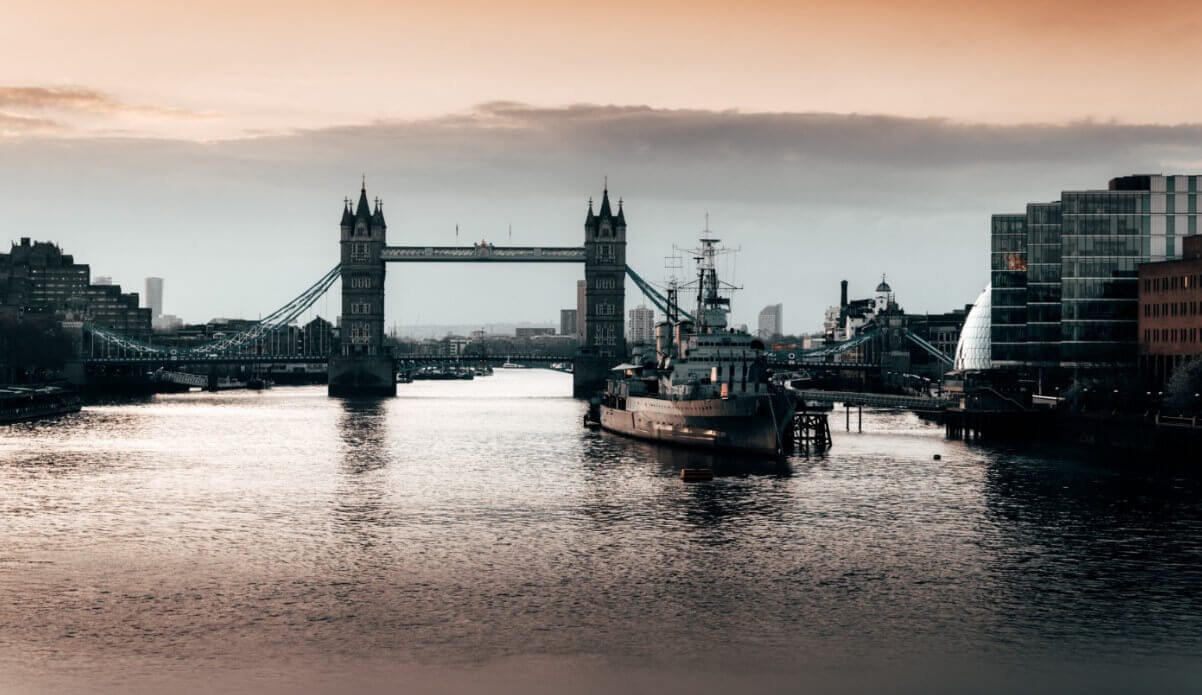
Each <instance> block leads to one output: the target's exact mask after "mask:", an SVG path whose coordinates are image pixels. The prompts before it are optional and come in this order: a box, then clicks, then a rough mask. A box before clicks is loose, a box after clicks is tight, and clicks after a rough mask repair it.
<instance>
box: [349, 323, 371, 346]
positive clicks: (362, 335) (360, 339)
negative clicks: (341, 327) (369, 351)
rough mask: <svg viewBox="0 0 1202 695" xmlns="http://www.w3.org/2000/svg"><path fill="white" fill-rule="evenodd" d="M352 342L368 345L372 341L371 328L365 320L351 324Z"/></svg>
mask: <svg viewBox="0 0 1202 695" xmlns="http://www.w3.org/2000/svg"><path fill="white" fill-rule="evenodd" d="M351 342H352V343H354V344H355V345H366V344H368V343H370V342H371V330H370V329H369V328H368V324H367V323H365V322H363V321H356V322H354V323H352V324H351Z"/></svg>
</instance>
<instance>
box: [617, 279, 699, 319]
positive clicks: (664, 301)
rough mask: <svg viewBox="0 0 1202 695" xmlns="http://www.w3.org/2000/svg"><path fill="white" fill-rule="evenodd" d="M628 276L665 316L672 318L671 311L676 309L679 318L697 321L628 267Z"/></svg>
mask: <svg viewBox="0 0 1202 695" xmlns="http://www.w3.org/2000/svg"><path fill="white" fill-rule="evenodd" d="M626 274H627V275H629V276H630V279H631V280H634V284H635V286H636V287H638V288H639V289H640V290H642V292H643V296H645V297H647V299H648V301H650V302H651V303H652V304H653V305H655V308H656V309H659V310H660V311H662V312H663V313H664V315H665V316H672V315H673V312H672V311H669V309H675V310H676V311H675V313H676V315H677V316H680V317H681V318H684V319H686V320H688V321H696V319H694V318H693V315H692V314H690V313H689V312H687V311H685V310H684V309H682V308H680V305H679V304H673V303H672V302H670V301H669V300H668V298H667V297H665V296H664V295H662V294H660V292H659V290H657V289H655V287H654V286H653V285H652V284H651V283H649V282H647V281H646V280H644V279H643V278H642V277H640V276H639V274H638V273H636V272H634V268H631V267H630V266H626Z"/></svg>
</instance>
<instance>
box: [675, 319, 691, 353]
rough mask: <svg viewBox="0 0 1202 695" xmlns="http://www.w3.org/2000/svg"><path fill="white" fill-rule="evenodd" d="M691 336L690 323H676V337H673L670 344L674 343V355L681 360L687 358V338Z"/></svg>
mask: <svg viewBox="0 0 1202 695" xmlns="http://www.w3.org/2000/svg"><path fill="white" fill-rule="evenodd" d="M692 334H693V322H692V321H678V322H677V323H676V335H675V336H673V341H672V342H674V343H676V354H677V355H678V356H679V357H680V358H681V359H687V358H688V356H689V336H690V335H692Z"/></svg>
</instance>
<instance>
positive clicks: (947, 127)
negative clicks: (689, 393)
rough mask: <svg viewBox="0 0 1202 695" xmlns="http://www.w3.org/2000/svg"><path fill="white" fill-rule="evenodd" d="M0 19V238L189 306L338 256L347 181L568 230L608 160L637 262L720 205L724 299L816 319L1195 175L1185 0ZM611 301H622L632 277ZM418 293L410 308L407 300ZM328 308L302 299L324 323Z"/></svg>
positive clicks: (944, 289)
mask: <svg viewBox="0 0 1202 695" xmlns="http://www.w3.org/2000/svg"><path fill="white" fill-rule="evenodd" d="M5 13H6V16H5V21H4V22H3V23H0V210H2V211H3V213H0V230H2V231H6V232H8V237H9V238H10V239H11V240H16V239H18V238H19V237H22V236H31V237H34V238H37V239H44V240H53V241H57V242H59V243H60V244H61V245H62V246H63V247H64V249H65V250H67V251H68V252H71V253H73V254H74V255H75V256H76V258H77V259H79V260H81V261H84V262H88V263H90V264H91V266H92V269H93V273H94V274H99V275H111V276H113V277H114V279H115V280H116V281H118V282H121V283H122V284H123V285H125V286H126V287H129V288H140V286H141V284H142V278H144V277H145V276H148V275H159V276H162V277H164V278H166V289H165V304H166V310H167V311H168V312H170V313H175V314H178V315H181V316H182V317H184V318H185V319H187V320H189V321H201V320H205V319H207V318H209V317H213V316H231V315H234V316H236V315H241V316H250V317H253V316H255V315H257V314H263V313H268V312H270V311H271V310H272V309H274V308H275V307H276V306H278V305H279V304H281V303H283V302H284V301H287V300H288V299H290V298H291V297H292V296H293V295H295V294H297V293H299V292H300V291H301V290H302V289H304V288H305V287H306V286H307V285H308V284H309V283H310V282H312V280H314V279H316V278H317V277H318V276H320V275H321V274H322V273H323V272H324V271H325V270H326V269H328V268H329V267H330V266H331V265H332V264H333V263H334V262H335V260H336V253H337V248H336V239H337V215H338V213H339V209H340V206H341V201H342V198H343V197H344V196H347V195H353V194H355V193H356V192H357V188H358V184H359V180H360V176H361V175H362V174H366V175H367V179H368V189H369V195H371V196H373V197H374V196H377V195H378V196H380V197H382V198H383V199H384V200H385V210H386V213H387V215H388V220H389V238H390V241H391V243H395V244H409V243H422V244H426V243H445V244H453V243H456V238H455V236H454V227H455V225H456V224H459V225H460V228H461V229H462V230H463V233H462V234H463V235H462V236H461V237H460V238H459V241H460V242H464V243H466V242H467V241H468V239H469V238H470V239H472V240H475V239H477V238H480V237H487V238H488V240H489V241H493V242H495V243H498V244H503V243H508V242H509V241H510V237H509V232H508V229H509V227H510V225H512V228H513V236H512V243H514V244H528V243H545V244H556V245H574V244H578V243H580V239H581V237H582V227H581V225H582V223H583V216H584V210H585V209H586V205H587V200H588V198H589V197H590V196H592V197H598V196H599V195H600V188H601V182H602V178H603V177H605V176H608V177H609V181H610V188H611V194H613V195H614V196H615V197H617V196H622V197H623V198H624V199H625V200H626V210H627V215H628V218H629V222H630V230H629V237H630V240H631V241H630V248H629V250H628V255H629V260H630V264H631V265H632V266H633V267H635V268H636V269H637V270H639V272H640V273H641V274H643V275H644V276H645V277H648V278H653V279H658V278H661V277H662V276H663V274H664V271H663V265H664V263H663V257H664V256H667V255H671V253H672V246H673V244H678V245H681V246H688V245H690V242H692V241H693V240H695V238H696V236H697V233H698V231H699V230H700V228H701V226H702V225H703V222H704V216H705V214H706V213H707V212H708V213H709V214H710V220H711V226H712V227H713V229H714V230H715V231H716V232H718V233H719V234H720V235H721V236H722V238H724V239H725V240H726V241H727V242H728V243H729V244H730V245H732V246H737V247H740V248H741V252H740V253H739V254H738V255H737V260H736V261H735V262H734V263H733V264H732V267H731V268H730V270H731V271H733V273H734V275H735V279H736V280H737V281H738V282H739V283H740V284H742V285H744V287H745V289H744V290H743V291H742V292H741V293H740V294H739V295H737V296H736V298H735V319H736V321H737V322H746V323H751V324H754V322H755V314H756V312H757V311H758V310H759V308H760V307H762V306H764V305H765V304H769V303H775V302H778V301H779V302H782V303H784V305H785V308H784V320H785V328H786V330H788V331H790V332H794V331H803V330H805V331H809V330H815V329H817V328H818V326H819V324H820V321H821V312H822V309H823V308H824V307H825V306H826V305H828V304H830V303H832V302H834V301H836V300H837V298H838V281H839V279H841V278H847V279H848V280H850V282H851V289H852V295H853V296H863V295H867V294H868V293H869V291H870V290H871V289H872V287H874V286H875V284H876V283H877V282H878V281H879V277H880V275H881V274H882V273H886V274H887V275H888V277H889V281H890V284H891V285H892V286H893V287H894V289H895V291H896V292H897V295H898V299H899V301H900V302H901V303H902V305H903V306H904V307H906V308H907V309H909V310H911V311H946V310H950V309H952V308H955V307H956V306H960V305H963V304H964V303H966V302H970V301H971V300H972V299H973V298H975V296H976V294H977V293H978V292H979V290H980V288H981V287H982V286H983V285H984V284H985V283H986V282H987V281H988V277H987V275H988V272H987V268H988V258H987V253H988V222H989V215H990V214H991V213H995V212H1008V211H1021V210H1022V208H1023V206H1024V204H1025V203H1026V202H1028V201H1037V200H1050V199H1054V198H1056V197H1057V196H1058V194H1059V192H1060V191H1061V190H1070V189H1081V188H1099V187H1104V186H1105V185H1106V181H1107V180H1108V179H1109V178H1111V177H1113V176H1118V175H1122V174H1127V173H1135V172H1140V173H1147V172H1160V171H1165V172H1177V173H1191V172H1199V171H1202V117H1200V116H1199V115H1198V114H1202V90H1198V89H1194V88H1191V86H1193V85H1195V84H1196V82H1197V79H1196V71H1197V68H1198V62H1199V59H1200V57H1202V56H1200V53H1199V51H1198V46H1199V41H1198V37H1199V35H1200V34H1202V9H1199V7H1198V6H1197V5H1196V4H1195V3H1187V2H1176V1H1174V0H1170V1H1167V2H1161V3H1158V4H1157V5H1156V6H1155V8H1151V7H1149V6H1147V5H1140V4H1137V3H1130V2H1109V1H1107V0H1102V1H1095V2H1088V3H1087V2H1075V1H1074V2H1059V3H1058V2H1047V1H1046V0H1045V1H1043V2H1027V1H1025V0H1016V1H1014V2H1007V3H977V2H967V3H966V2H956V3H952V2H943V1H934V0H932V1H925V2H908V3H902V2H878V1H875V0H862V1H855V0H851V1H845V2H840V3H831V2H815V3H807V2H744V3H716V2H708V1H707V0H702V1H700V2H689V3H679V2H672V1H669V2H660V3H631V2H625V1H624V0H616V1H613V2H606V3H591V4H590V3H545V2H524V1H518V2H511V3H483V2H480V3H476V2H466V3H464V2H458V3H442V4H440V5H438V6H428V5H424V4H406V3H395V2H377V1H376V0H364V1H363V2H359V3H355V4H353V5H346V4H345V3H334V2H314V1H311V0H300V1H294V2H288V3H283V2H262V1H259V0H242V1H240V2H228V1H226V0H213V1H212V2H208V3H203V4H199V3H177V2H162V1H160V2H148V1H146V2H144V1H142V0H111V1H110V2H106V3H98V2H94V1H93V2H83V1H81V0H58V1H56V2H55V3H40V4H36V3H24V4H22V5H20V6H15V7H9V8H6V10H5ZM579 273H580V269H579V268H577V267H574V266H562V267H559V266H556V267H528V266H508V267H504V266H503V267H498V268H479V267H477V266H454V265H438V266H411V265H392V266H390V267H389V283H388V312H389V323H390V324H391V323H400V324H406V323H437V322H446V323H471V322H482V323H483V322H497V321H542V322H545V323H547V324H548V325H551V324H553V323H558V321H557V316H558V310H559V309H560V308H568V307H571V306H573V305H574V285H575V280H576V279H577V276H578V275H579ZM629 289H630V292H631V295H630V300H631V301H628V304H632V303H636V302H637V298H636V297H634V296H633V292H634V290H633V288H629ZM418 298H420V299H418ZM334 306H335V304H334V303H331V304H330V305H329V307H322V306H321V305H319V307H318V310H319V311H320V312H321V313H323V315H326V316H329V315H332V314H333V313H336V310H334V311H331V309H332V308H333V307H334Z"/></svg>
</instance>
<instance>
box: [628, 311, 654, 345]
mask: <svg viewBox="0 0 1202 695" xmlns="http://www.w3.org/2000/svg"><path fill="white" fill-rule="evenodd" d="M626 325H627V329H626V330H627V331H629V333H630V336H629V339H630V343H631V344H632V345H640V344H648V343H650V342H652V341H653V340H654V339H655V312H654V311H653V310H651V309H649V308H648V307H647V305H645V304H642V305H639V306H636V307H635V308H633V309H631V310H630V320H629V321H627V324H626Z"/></svg>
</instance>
